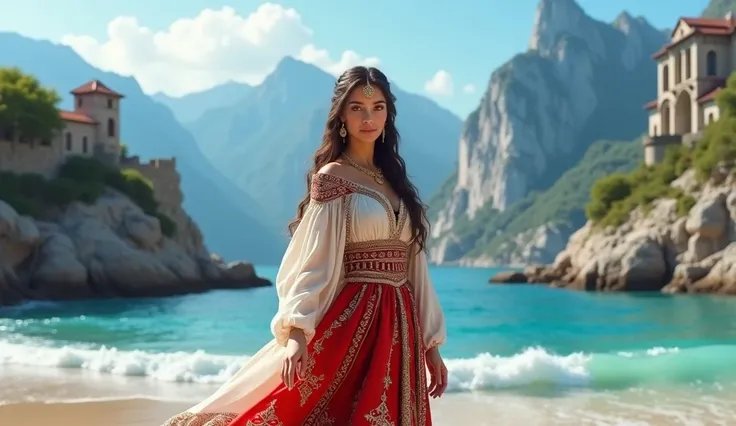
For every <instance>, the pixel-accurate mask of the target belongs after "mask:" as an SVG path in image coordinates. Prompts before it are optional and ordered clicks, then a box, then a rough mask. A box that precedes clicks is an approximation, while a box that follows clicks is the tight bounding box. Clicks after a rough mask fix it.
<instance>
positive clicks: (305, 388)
mask: <svg viewBox="0 0 736 426" xmlns="http://www.w3.org/2000/svg"><path fill="white" fill-rule="evenodd" d="M365 290H366V289H365V287H363V288H362V289H361V291H360V293H358V294H356V295H355V297H353V300H351V301H350V304H349V305H348V307H347V308H346V309H345V311H343V312H342V313H341V314H340V316H339V317H338V318H337V319H336V320H334V321H333V322H332V324H330V328H328V329H327V330H325V331H324V333H323V334H322V336H321V337H320V338H319V339H318V340H316V341H315V342H314V345H313V346H312V351H313V353H312V354H309V359H308V360H307V372H306V374H305V376H306V377H305V378H304V380H303V381H302V382H300V383H299V385H298V386H297V388H298V389H299V395H300V396H301V401H300V404H301V406H304V404H306V403H307V399H309V397H310V396H311V395H312V392H313V391H315V390H317V389H319V387H320V386H321V385H322V381H323V380H324V379H325V375H324V374H320V375H319V376H315V375H314V374H312V371H313V370H314V366H315V364H316V362H317V361H316V359H315V357H316V356H317V355H319V354H320V353H322V351H323V350H324V346H323V345H324V343H325V341H326V340H327V339H329V338H330V337H332V333H333V332H334V330H335V329H336V328H338V327H342V326H343V325H344V324H345V322H346V321H347V320H349V319H350V317H352V316H353V314H354V313H355V309H356V308H357V307H358V304H359V303H360V301H361V300H363V296H364V295H365Z"/></svg>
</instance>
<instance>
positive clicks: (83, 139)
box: [82, 136, 88, 154]
mask: <svg viewBox="0 0 736 426" xmlns="http://www.w3.org/2000/svg"><path fill="white" fill-rule="evenodd" d="M87 149H88V147H87V136H85V137H83V138H82V152H83V153H85V154H86V153H87Z"/></svg>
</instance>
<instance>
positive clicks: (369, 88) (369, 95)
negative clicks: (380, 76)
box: [363, 81, 375, 99]
mask: <svg viewBox="0 0 736 426" xmlns="http://www.w3.org/2000/svg"><path fill="white" fill-rule="evenodd" d="M373 92H375V90H374V89H373V86H371V82H370V81H366V84H365V87H363V94H364V95H365V97H366V98H368V99H370V98H372V97H373Z"/></svg>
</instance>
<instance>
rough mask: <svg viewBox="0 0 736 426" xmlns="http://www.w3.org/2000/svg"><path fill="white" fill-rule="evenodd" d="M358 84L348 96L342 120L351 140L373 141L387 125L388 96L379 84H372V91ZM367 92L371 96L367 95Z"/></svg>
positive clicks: (341, 116)
mask: <svg viewBox="0 0 736 426" xmlns="http://www.w3.org/2000/svg"><path fill="white" fill-rule="evenodd" d="M365 87H366V86H364V85H358V86H357V87H356V88H355V89H353V91H352V92H351V93H350V95H349V96H348V99H347V102H346V103H345V109H344V110H343V112H342V114H341V115H340V120H342V122H343V123H345V128H346V129H347V131H348V137H349V140H351V141H356V142H370V143H373V142H375V141H376V139H378V138H379V137H380V136H381V132H383V127H384V126H385V125H386V118H387V117H388V112H387V110H386V97H385V96H384V95H383V92H381V89H379V88H378V87H377V86H373V85H371V86H370V88H372V89H373V91H372V93H370V91H369V90H364V89H365ZM366 92H368V94H370V95H371V96H370V97H367V96H366Z"/></svg>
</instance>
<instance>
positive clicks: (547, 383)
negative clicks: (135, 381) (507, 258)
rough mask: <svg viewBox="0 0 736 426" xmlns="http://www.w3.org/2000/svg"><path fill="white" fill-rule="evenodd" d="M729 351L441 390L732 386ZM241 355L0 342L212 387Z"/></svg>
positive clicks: (6, 359)
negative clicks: (728, 383) (729, 383)
mask: <svg viewBox="0 0 736 426" xmlns="http://www.w3.org/2000/svg"><path fill="white" fill-rule="evenodd" d="M735 357H736V346H725V345H724V346H703V347H697V348H687V349H679V348H651V349H649V350H646V351H639V352H620V353H613V354H585V353H574V354H569V355H556V354H553V353H550V352H549V351H547V350H545V349H544V348H538V347H537V348H528V349H526V350H524V351H522V352H520V353H517V354H515V355H511V356H498V355H492V354H488V353H484V354H480V355H477V356H475V357H473V358H456V359H447V360H446V364H447V368H448V371H449V383H448V390H449V391H454V392H464V391H477V390H491V389H515V388H521V389H524V388H537V387H543V388H544V387H546V388H563V389H564V388H595V389H601V388H623V387H636V386H643V385H647V384H657V383H660V384H667V383H707V382H713V383H715V382H717V381H719V380H724V379H725V380H729V381H736V370H734V369H733V368H732V362H733V361H732V360H733V359H734V358H735ZM247 359H248V357H247V356H227V355H214V354H209V353H207V352H205V351H202V350H199V351H196V352H173V353H154V352H146V351H141V350H130V351H126V350H118V349H116V348H109V347H104V346H103V347H99V348H82V347H75V346H62V347H52V346H47V345H44V344H42V343H38V342H23V343H20V342H15V341H13V342H11V341H6V340H0V365H19V366H30V367H48V368H62V369H82V370H87V371H93V372H98V373H103V374H111V375H116V376H129V377H133V376H138V377H146V378H149V379H153V380H156V381H162V382H180V383H200V384H219V383H223V382H224V381H226V380H227V379H228V378H229V377H231V376H232V375H233V374H234V373H235V372H236V371H237V370H238V369H239V368H240V367H241V366H242V365H243V362H244V361H245V360H247Z"/></svg>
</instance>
